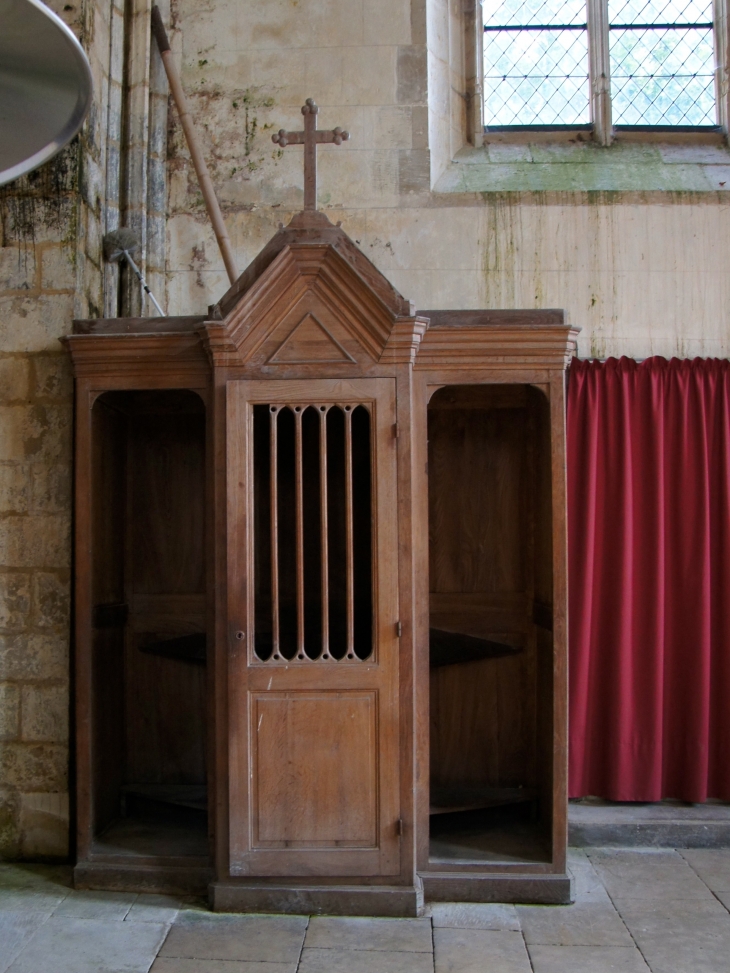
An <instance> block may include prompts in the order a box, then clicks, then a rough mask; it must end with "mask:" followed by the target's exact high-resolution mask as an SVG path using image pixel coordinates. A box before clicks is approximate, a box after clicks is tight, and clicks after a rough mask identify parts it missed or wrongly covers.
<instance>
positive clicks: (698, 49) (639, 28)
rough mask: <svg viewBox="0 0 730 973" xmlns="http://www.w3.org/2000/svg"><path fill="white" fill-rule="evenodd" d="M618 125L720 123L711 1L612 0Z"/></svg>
mask: <svg viewBox="0 0 730 973" xmlns="http://www.w3.org/2000/svg"><path fill="white" fill-rule="evenodd" d="M608 11H609V35H608V37H609V50H610V58H611V98H612V104H613V123H614V125H662V126H664V125H692V126H695V125H715V86H714V75H713V69H714V51H713V37H712V2H711V0H709V2H708V0H609V3H608Z"/></svg>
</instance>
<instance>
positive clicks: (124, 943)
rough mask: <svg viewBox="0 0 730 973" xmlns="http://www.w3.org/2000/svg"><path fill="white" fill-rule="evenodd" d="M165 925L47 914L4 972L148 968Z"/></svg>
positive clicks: (123, 972)
mask: <svg viewBox="0 0 730 973" xmlns="http://www.w3.org/2000/svg"><path fill="white" fill-rule="evenodd" d="M167 928H168V927H167V926H165V925H162V924H157V925H156V924H154V923H151V922H150V923H146V924H145V925H144V926H142V925H132V924H129V923H124V922H117V921H115V920H108V919H70V918H68V919H67V918H63V917H60V916H59V917H58V918H56V917H55V916H51V918H50V919H48V920H46V922H44V923H43V925H42V926H41V927H40V929H38V930H37V932H36V933H35V934H34V935H33V936H32V937H31V939H30V941H29V942H28V944H27V945H26V946H25V947H24V948H23V949H22V950H21V951H20V953H19V955H18V956H17V957H16V959H15V960H14V961H13V962H12V963H11V965H10V966H9V967H8V973H147V971H148V970H149V968H150V966H151V964H152V961H153V960H154V958H155V956H156V954H157V951H158V949H159V948H160V945H161V943H162V941H163V939H164V938H165V934H166V933H167Z"/></svg>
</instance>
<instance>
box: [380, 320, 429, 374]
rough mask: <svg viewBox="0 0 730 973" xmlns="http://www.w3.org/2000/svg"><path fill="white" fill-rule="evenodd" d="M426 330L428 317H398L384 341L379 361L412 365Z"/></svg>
mask: <svg viewBox="0 0 730 973" xmlns="http://www.w3.org/2000/svg"><path fill="white" fill-rule="evenodd" d="M427 330H428V318H422V317H415V318H398V320H397V321H396V322H395V324H394V326H393V330H392V331H391V332H390V337H389V338H388V340H387V341H386V343H385V347H384V348H383V351H382V354H381V356H380V361H381V362H392V363H393V364H398V365H400V364H405V365H412V364H413V363H414V362H415V360H416V355H417V354H418V348H419V346H420V344H421V341H422V340H423V336H424V335H425V333H426V331H427Z"/></svg>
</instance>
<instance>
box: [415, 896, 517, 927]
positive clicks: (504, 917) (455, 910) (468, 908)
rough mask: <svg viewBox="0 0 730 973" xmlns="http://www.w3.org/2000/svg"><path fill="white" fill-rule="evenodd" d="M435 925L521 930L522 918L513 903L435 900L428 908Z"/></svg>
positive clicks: (427, 910) (427, 911)
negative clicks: (498, 903) (495, 903)
mask: <svg viewBox="0 0 730 973" xmlns="http://www.w3.org/2000/svg"><path fill="white" fill-rule="evenodd" d="M426 915H427V916H430V918H431V921H432V922H433V925H434V927H436V926H443V927H444V928H446V929H495V930H502V931H503V932H519V930H520V920H519V919H518V918H517V910H516V909H515V907H514V906H513V905H492V904H491V903H487V902H434V903H432V904H431V905H430V906H428V908H427V909H426Z"/></svg>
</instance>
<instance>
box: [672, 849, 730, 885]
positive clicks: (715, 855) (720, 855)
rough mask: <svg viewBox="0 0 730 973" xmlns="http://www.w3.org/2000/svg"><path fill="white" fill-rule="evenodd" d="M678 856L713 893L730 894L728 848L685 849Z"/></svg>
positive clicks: (729, 858) (729, 853)
mask: <svg viewBox="0 0 730 973" xmlns="http://www.w3.org/2000/svg"><path fill="white" fill-rule="evenodd" d="M680 854H681V856H682V858H684V860H685V861H686V862H687V863H688V865H689V866H690V868H692V869H693V870H694V871H695V872H697V874H698V875H699V877H700V878H701V879H702V881H703V882H704V883H705V885H707V887H708V888H710V889H712V891H713V892H730V848H686V849H682V851H681V852H680Z"/></svg>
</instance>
